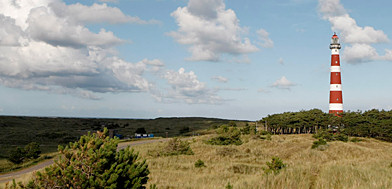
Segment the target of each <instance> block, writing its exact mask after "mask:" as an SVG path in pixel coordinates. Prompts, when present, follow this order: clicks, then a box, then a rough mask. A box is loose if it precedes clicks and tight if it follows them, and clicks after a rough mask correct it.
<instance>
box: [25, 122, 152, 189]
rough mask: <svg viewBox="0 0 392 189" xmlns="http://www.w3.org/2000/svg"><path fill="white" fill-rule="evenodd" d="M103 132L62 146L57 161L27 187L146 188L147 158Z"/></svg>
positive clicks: (35, 177) (39, 173)
mask: <svg viewBox="0 0 392 189" xmlns="http://www.w3.org/2000/svg"><path fill="white" fill-rule="evenodd" d="M107 133H108V130H107V129H106V128H105V130H104V132H103V133H99V134H92V135H91V134H90V133H89V134H88V135H85V136H82V137H81V138H80V140H79V141H77V142H74V143H70V144H69V145H67V146H65V147H62V146H59V151H60V153H61V154H62V156H60V159H59V160H55V164H53V165H51V166H50V167H48V168H46V169H45V171H44V172H42V173H41V172H37V173H36V175H35V176H34V178H33V180H31V181H30V182H29V184H28V185H27V188H145V186H144V185H145V184H146V183H147V180H148V174H149V173H150V172H149V170H148V165H147V164H146V160H140V159H139V156H138V153H135V152H134V151H133V150H130V149H129V147H127V148H125V149H122V150H119V151H117V144H118V140H117V139H112V138H109V137H107Z"/></svg>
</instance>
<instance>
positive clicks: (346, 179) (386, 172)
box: [135, 134, 392, 189]
mask: <svg viewBox="0 0 392 189" xmlns="http://www.w3.org/2000/svg"><path fill="white" fill-rule="evenodd" d="M214 136H216V135H205V136H199V137H196V138H195V139H194V140H188V141H189V143H190V147H191V148H192V151H193V152H194V155H179V156H153V155H151V154H149V151H154V150H155V149H160V148H162V147H163V146H165V145H166V143H165V142H163V143H155V144H154V143H153V144H146V145H142V146H135V150H137V151H140V154H141V156H143V157H145V158H146V159H147V162H148V164H149V170H150V172H151V173H150V175H149V177H150V179H149V183H154V184H157V187H158V188H225V187H227V186H230V188H235V189H237V188H239V189H241V188H243V189H245V188H246V189H248V188H250V189H251V188H272V189H273V188H321V189H323V188H325V189H327V188H392V176H391V175H392V168H390V164H391V162H392V144H391V143H388V142H382V141H379V140H375V139H369V138H360V139H361V140H362V141H360V142H355V143H354V142H342V141H330V142H328V145H329V147H328V148H327V149H325V150H324V151H320V150H314V149H311V146H312V144H313V142H314V141H316V139H315V138H313V137H312V135H310V134H301V135H272V136H271V140H262V139H255V138H253V137H251V135H242V136H241V140H242V141H243V144H242V145H224V146H222V145H210V144H207V143H205V141H206V140H208V139H209V138H211V137H214ZM273 157H279V160H281V162H280V161H279V160H278V159H275V161H274V160H273ZM198 160H202V161H203V162H204V164H205V165H207V167H204V168H202V169H200V168H197V167H195V162H197V161H198ZM266 162H270V163H271V165H270V166H268V165H267V163H266ZM283 164H284V165H286V166H283ZM267 169H271V171H270V173H271V174H266V173H265V170H267ZM273 170H279V171H277V172H278V173H277V174H275V172H276V171H275V172H274V171H273ZM228 183H230V184H228Z"/></svg>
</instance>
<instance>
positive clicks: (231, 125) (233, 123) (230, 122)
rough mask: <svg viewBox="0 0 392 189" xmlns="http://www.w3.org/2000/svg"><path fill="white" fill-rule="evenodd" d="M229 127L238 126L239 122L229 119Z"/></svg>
mask: <svg viewBox="0 0 392 189" xmlns="http://www.w3.org/2000/svg"><path fill="white" fill-rule="evenodd" d="M229 127H237V123H236V122H235V121H229Z"/></svg>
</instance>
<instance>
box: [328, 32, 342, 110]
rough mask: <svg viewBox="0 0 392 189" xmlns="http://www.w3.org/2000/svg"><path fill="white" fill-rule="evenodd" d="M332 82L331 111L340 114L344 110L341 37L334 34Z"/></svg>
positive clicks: (332, 40) (332, 42) (331, 47)
mask: <svg viewBox="0 0 392 189" xmlns="http://www.w3.org/2000/svg"><path fill="white" fill-rule="evenodd" d="M329 48H330V49H331V82H330V90H329V113H330V114H335V115H338V114H339V113H342V112H343V97H342V80H341V74H340V59H339V49H340V43H339V37H338V36H337V35H336V33H334V34H333V36H332V39H331V44H330V45H329Z"/></svg>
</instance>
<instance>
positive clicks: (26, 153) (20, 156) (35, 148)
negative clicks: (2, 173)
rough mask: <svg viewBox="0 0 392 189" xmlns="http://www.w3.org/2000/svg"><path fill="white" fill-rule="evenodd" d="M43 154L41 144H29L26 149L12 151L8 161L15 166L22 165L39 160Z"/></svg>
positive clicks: (18, 148)
mask: <svg viewBox="0 0 392 189" xmlns="http://www.w3.org/2000/svg"><path fill="white" fill-rule="evenodd" d="M40 154H41V150H40V147H39V144H38V143H36V142H31V143H29V144H27V145H26V146H25V147H24V148H20V147H17V148H15V150H13V151H11V153H10V156H9V157H8V160H9V161H11V162H12V163H15V164H20V163H22V162H23V161H25V160H28V159H37V158H38V157H39V155H40Z"/></svg>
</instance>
